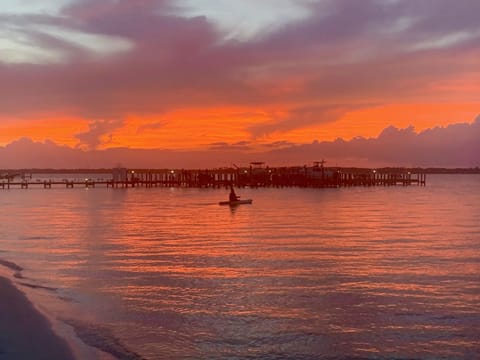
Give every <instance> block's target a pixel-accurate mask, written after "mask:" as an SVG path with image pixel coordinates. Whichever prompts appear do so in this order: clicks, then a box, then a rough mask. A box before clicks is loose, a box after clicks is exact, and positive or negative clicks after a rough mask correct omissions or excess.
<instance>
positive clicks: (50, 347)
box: [0, 275, 76, 360]
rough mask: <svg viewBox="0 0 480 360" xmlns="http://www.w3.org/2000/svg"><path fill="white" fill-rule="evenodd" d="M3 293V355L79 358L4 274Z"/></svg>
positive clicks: (0, 311) (0, 289)
mask: <svg viewBox="0 0 480 360" xmlns="http://www.w3.org/2000/svg"><path fill="white" fill-rule="evenodd" d="M0 294H2V296H1V298H0V319H2V321H0V359H2V360H9V359H12V360H13V359H59V360H61V359H65V360H74V359H76V357H75V355H74V351H73V349H72V348H71V347H70V346H69V344H68V342H67V340H66V339H64V338H62V337H60V336H59V335H58V334H56V333H55V332H54V330H53V326H52V324H51V323H50V322H49V321H48V319H47V318H46V317H45V316H44V315H43V314H42V313H41V312H39V311H38V310H37V309H36V308H35V306H34V305H33V303H31V302H30V300H29V299H28V298H27V296H26V295H25V294H24V293H23V292H22V291H21V290H19V289H18V288H17V287H16V286H15V285H14V284H13V282H12V281H11V280H10V279H8V278H7V277H5V276H4V275H0Z"/></svg>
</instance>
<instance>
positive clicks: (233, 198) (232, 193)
mask: <svg viewBox="0 0 480 360" xmlns="http://www.w3.org/2000/svg"><path fill="white" fill-rule="evenodd" d="M229 199H230V202H232V201H238V199H240V196H237V194H235V190H233V185H230V196H229Z"/></svg>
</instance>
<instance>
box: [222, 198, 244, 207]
mask: <svg viewBox="0 0 480 360" xmlns="http://www.w3.org/2000/svg"><path fill="white" fill-rule="evenodd" d="M252 201H253V200H252V199H246V200H237V201H220V202H219V203H218V205H230V206H235V205H240V204H251V203H252Z"/></svg>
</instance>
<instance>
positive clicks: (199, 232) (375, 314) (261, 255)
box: [0, 175, 480, 359]
mask: <svg viewBox="0 0 480 360" xmlns="http://www.w3.org/2000/svg"><path fill="white" fill-rule="evenodd" d="M237 193H238V194H239V195H241V197H242V198H244V199H247V198H251V199H253V203H252V204H251V205H241V206H238V207H233V208H231V207H229V206H219V205H218V202H219V201H221V200H225V199H227V197H228V189H196V188H195V189H194V188H186V189H184V188H148V189H145V188H128V189H121V188H119V189H111V188H108V189H107V188H98V187H97V188H88V189H86V188H81V187H78V188H74V189H65V188H60V187H59V188H52V189H43V188H40V187H38V188H35V187H31V188H29V189H10V190H6V189H5V190H0V217H1V226H0V260H1V261H0V264H3V265H5V266H4V270H7V271H9V272H10V273H12V274H13V273H15V277H14V278H13V279H14V281H15V283H16V284H17V286H19V287H20V288H21V289H24V290H25V291H27V292H28V294H29V296H30V297H31V298H32V299H33V301H35V303H36V304H37V306H38V307H39V308H41V309H43V311H45V313H47V314H49V316H50V317H51V318H53V319H55V320H56V321H58V322H59V323H61V324H65V327H66V328H69V329H72V333H75V334H76V336H78V338H80V339H81V340H82V341H83V342H85V343H86V344H88V345H89V346H93V347H95V348H98V349H101V350H102V352H101V353H97V354H96V355H95V356H97V357H99V358H105V359H107V358H118V359H474V358H478V356H480V355H479V354H480V331H479V329H480V176H479V175H430V176H428V178H427V186H425V187H423V186H396V187H383V186H381V187H380V186H379V187H352V188H339V189H304V188H258V189H251V188H244V189H238V190H237ZM13 264H16V266H17V267H18V268H17V267H15V266H13ZM20 267H21V268H23V270H21V271H20V270H19V268H20ZM0 301H1V297H0Z"/></svg>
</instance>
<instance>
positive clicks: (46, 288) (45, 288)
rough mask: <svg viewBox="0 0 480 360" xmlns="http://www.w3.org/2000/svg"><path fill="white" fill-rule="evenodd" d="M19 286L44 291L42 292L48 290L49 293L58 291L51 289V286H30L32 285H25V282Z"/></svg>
mask: <svg viewBox="0 0 480 360" xmlns="http://www.w3.org/2000/svg"><path fill="white" fill-rule="evenodd" d="M18 284H19V285H22V286H26V287H29V288H31V289H42V290H48V291H57V290H58V289H57V288H54V287H50V286H44V285H36V284H30V283H25V282H19V283H18Z"/></svg>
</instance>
